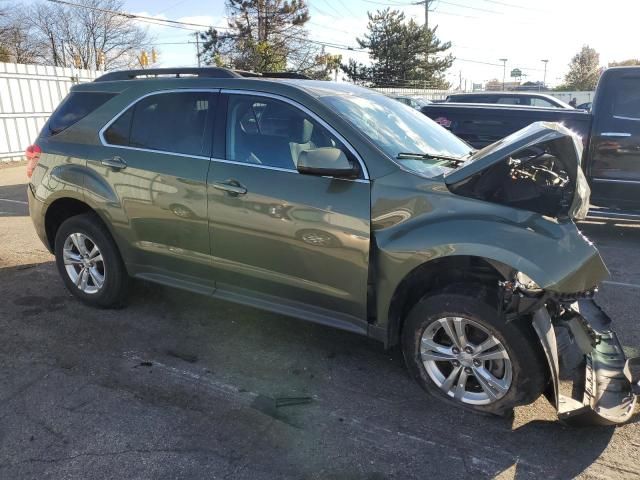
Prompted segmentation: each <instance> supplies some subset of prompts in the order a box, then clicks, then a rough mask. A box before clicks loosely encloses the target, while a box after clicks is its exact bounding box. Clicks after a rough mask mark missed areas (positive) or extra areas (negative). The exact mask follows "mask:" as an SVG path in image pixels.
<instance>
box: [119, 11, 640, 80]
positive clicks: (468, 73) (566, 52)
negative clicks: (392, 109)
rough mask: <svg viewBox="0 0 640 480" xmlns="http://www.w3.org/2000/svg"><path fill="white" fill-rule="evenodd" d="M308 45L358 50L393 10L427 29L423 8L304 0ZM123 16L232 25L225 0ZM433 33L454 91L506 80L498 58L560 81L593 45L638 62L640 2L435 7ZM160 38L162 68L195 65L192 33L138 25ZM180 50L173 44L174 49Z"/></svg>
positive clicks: (605, 56)
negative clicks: (446, 52) (371, 21)
mask: <svg viewBox="0 0 640 480" xmlns="http://www.w3.org/2000/svg"><path fill="white" fill-rule="evenodd" d="M307 4H308V5H309V10H310V14H311V19H310V21H309V22H308V24H307V26H308V29H309V36H310V38H312V39H314V40H318V41H323V42H333V43H338V44H340V45H348V46H354V47H356V48H357V42H356V38H357V37H358V36H360V37H362V35H363V34H364V33H365V32H366V25H367V11H375V10H377V9H384V8H386V7H390V8H395V9H398V10H401V11H403V12H404V13H405V15H406V17H407V18H413V19H415V21H416V22H418V23H419V24H423V23H424V5H416V4H415V2H413V1H412V0H307ZM124 8H125V9H126V11H128V12H131V13H136V14H140V15H148V16H152V17H158V18H165V19H172V20H180V21H185V22H192V23H197V24H203V25H213V26H223V27H224V26H227V22H226V17H225V13H226V9H225V2H224V0H125V2H124ZM430 10H431V11H430V12H429V26H435V25H437V35H438V36H439V38H440V39H442V40H443V41H451V43H452V48H451V53H452V54H453V55H454V56H455V57H456V58H457V60H456V61H455V63H454V64H453V67H452V68H451V69H450V70H449V72H447V79H448V80H449V81H450V82H451V84H452V86H453V87H458V86H459V85H460V83H462V86H463V87H464V85H465V82H466V85H467V86H468V87H469V88H470V87H471V84H472V83H484V82H486V81H488V80H491V79H494V78H497V79H500V80H501V79H502V74H503V68H502V63H501V62H500V60H499V59H501V58H506V59H508V60H507V62H506V68H507V70H506V71H507V79H508V77H509V72H510V70H511V69H513V68H519V69H521V70H522V71H523V73H524V74H525V75H526V77H525V78H524V79H523V80H530V81H538V80H543V76H544V64H543V62H542V61H541V60H543V59H548V60H549V62H548V64H547V76H546V80H547V83H548V84H550V85H552V86H553V85H557V84H559V83H561V82H562V80H563V78H564V75H565V74H566V72H567V69H568V63H569V62H570V60H571V58H572V56H573V55H575V54H576V53H577V52H578V51H579V50H580V48H581V47H582V46H583V45H585V44H588V45H589V46H591V47H593V48H595V49H596V50H597V51H598V52H599V53H600V63H601V65H606V64H607V63H608V62H611V61H614V60H624V59H628V58H639V57H640V42H638V34H637V33H636V32H637V29H638V27H637V23H638V20H639V19H640V0H607V1H606V2H603V1H596V0H581V1H580V0H432V3H431V6H430ZM141 25H143V26H145V28H148V29H149V33H151V34H152V35H153V36H154V37H155V40H156V41H155V44H156V45H157V49H158V50H159V51H160V65H161V66H164V67H172V66H195V65H196V62H197V60H196V46H195V44H193V43H186V42H195V36H194V33H193V32H191V31H189V30H181V29H177V28H169V27H160V26H155V25H149V24H147V23H141ZM173 43H176V44H173ZM326 51H327V52H330V53H340V54H342V55H343V61H346V60H347V59H348V58H350V57H351V58H354V59H356V60H358V61H361V62H365V63H366V62H368V55H367V53H366V52H355V51H349V50H341V49H336V48H327V49H326Z"/></svg>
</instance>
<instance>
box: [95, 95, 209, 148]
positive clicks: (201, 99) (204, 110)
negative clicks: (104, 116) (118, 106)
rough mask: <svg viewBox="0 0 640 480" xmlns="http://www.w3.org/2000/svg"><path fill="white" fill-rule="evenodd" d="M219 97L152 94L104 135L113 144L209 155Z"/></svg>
mask: <svg viewBox="0 0 640 480" xmlns="http://www.w3.org/2000/svg"><path fill="white" fill-rule="evenodd" d="M215 104H216V94H214V93H213V92H199V91H185V92H169V93H158V94H153V95H149V96H148V97H145V98H143V99H141V100H140V101H139V102H137V103H136V104H135V105H134V106H133V107H131V108H129V109H128V110H127V111H126V112H125V113H123V114H122V115H120V116H119V117H118V118H117V120H116V121H115V122H113V123H112V124H111V125H110V126H109V128H107V130H106V131H105V132H104V139H105V141H106V142H107V143H108V144H110V145H120V146H125V147H134V148H140V149H144V150H154V151H160V152H168V153H178V154H182V155H197V156H209V154H210V150H211V132H212V124H213V112H214V110H215Z"/></svg>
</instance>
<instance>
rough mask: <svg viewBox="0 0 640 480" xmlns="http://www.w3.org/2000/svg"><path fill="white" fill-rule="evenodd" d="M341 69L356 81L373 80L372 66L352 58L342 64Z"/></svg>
mask: <svg viewBox="0 0 640 480" xmlns="http://www.w3.org/2000/svg"><path fill="white" fill-rule="evenodd" d="M340 70H342V72H343V73H344V74H345V75H346V76H347V77H348V78H349V80H351V81H352V82H354V83H368V82H370V80H371V77H372V75H371V68H370V67H368V66H366V65H364V64H362V63H359V62H356V61H355V60H354V59H353V58H350V59H349V61H348V62H347V63H343V64H341V65H340Z"/></svg>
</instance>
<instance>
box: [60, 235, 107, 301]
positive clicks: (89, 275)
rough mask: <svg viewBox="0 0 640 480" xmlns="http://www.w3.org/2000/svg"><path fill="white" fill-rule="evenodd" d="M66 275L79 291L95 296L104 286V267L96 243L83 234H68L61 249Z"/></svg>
mask: <svg viewBox="0 0 640 480" xmlns="http://www.w3.org/2000/svg"><path fill="white" fill-rule="evenodd" d="M62 253H63V260H64V267H65V270H66V271H67V275H69V278H70V279H71V281H72V282H73V283H74V284H75V286H76V287H78V289H80V291H82V292H84V293H86V294H89V295H91V294H95V293H98V292H99V291H100V289H101V288H102V286H103V285H104V279H105V274H106V271H105V265H104V259H103V258H102V253H101V252H100V249H99V248H98V246H97V245H96V243H95V242H94V241H93V240H92V239H91V238H89V237H88V236H87V235H85V234H84V233H72V234H70V235H69V236H68V237H67V238H66V240H65V242H64V246H63V247H62Z"/></svg>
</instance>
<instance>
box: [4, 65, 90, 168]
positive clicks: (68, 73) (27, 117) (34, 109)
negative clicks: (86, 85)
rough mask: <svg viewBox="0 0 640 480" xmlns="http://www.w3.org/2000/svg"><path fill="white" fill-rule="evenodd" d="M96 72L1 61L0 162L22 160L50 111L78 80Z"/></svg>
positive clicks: (88, 78)
mask: <svg viewBox="0 0 640 480" xmlns="http://www.w3.org/2000/svg"><path fill="white" fill-rule="evenodd" d="M75 76H77V77H78V79H79V81H80V82H90V81H92V80H93V79H94V78H96V72H95V71H90V70H79V69H71V68H62V67H50V66H43V65H21V64H15V63H0V162H9V161H13V160H22V159H23V158H24V151H25V149H26V148H27V147H28V146H29V145H31V143H33V141H34V140H35V138H36V137H37V136H38V133H39V132H40V129H41V128H42V126H43V125H44V123H45V122H46V120H47V118H49V115H50V114H51V113H52V112H53V110H54V109H55V108H56V107H57V106H58V104H59V103H60V101H61V100H62V99H63V98H64V97H65V96H66V95H67V93H69V89H70V88H71V86H72V85H73V84H74V82H73V80H72V77H75Z"/></svg>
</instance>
